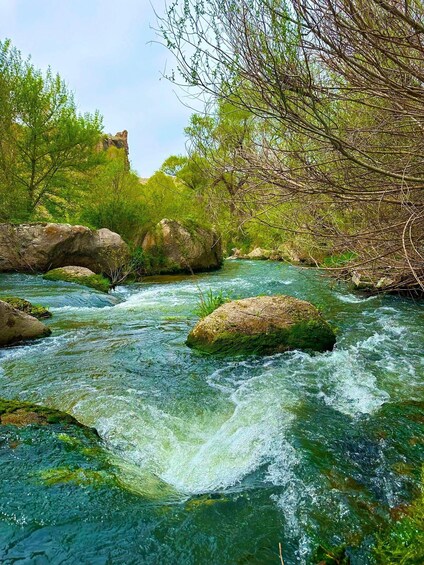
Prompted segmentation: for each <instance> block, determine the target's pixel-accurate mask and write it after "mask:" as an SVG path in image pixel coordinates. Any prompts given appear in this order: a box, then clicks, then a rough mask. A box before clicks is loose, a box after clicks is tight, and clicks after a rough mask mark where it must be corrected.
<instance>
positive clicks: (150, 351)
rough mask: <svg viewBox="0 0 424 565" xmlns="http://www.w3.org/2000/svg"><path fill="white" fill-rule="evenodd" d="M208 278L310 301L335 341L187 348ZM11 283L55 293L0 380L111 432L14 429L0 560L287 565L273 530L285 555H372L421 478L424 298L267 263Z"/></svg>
mask: <svg viewBox="0 0 424 565" xmlns="http://www.w3.org/2000/svg"><path fill="white" fill-rule="evenodd" d="M209 289H212V290H213V291H219V290H222V291H224V292H225V293H228V294H231V295H232V296H233V297H235V298H242V297H248V296H256V295H261V294H289V295H292V296H295V297H298V298H302V299H306V300H309V301H311V302H312V303H313V304H315V305H317V306H319V307H320V309H321V310H322V312H323V315H324V317H325V318H326V319H327V320H328V321H329V322H330V323H332V324H333V325H334V326H335V327H336V328H337V345H336V348H335V349H334V351H332V352H328V353H323V354H314V355H309V354H308V353H302V352H298V351H295V352H291V353H286V354H279V355H273V356H268V357H247V356H246V357H232V358H222V357H213V356H205V355H201V354H199V353H197V352H195V351H192V350H190V349H189V348H187V347H186V346H185V339H186V337H187V334H188V332H189V331H190V329H191V327H192V326H193V325H194V324H195V323H196V315H195V314H194V310H195V308H196V304H197V302H198V299H199V294H200V292H206V291H208V290H209ZM10 294H13V295H15V296H21V297H23V298H26V299H28V300H30V301H31V302H33V303H40V304H43V305H45V306H47V307H49V308H50V310H51V312H52V313H53V317H52V318H51V320H49V321H48V324H49V325H50V327H51V329H52V331H53V333H52V336H51V337H49V338H47V339H44V340H40V341H36V342H34V343H31V344H27V345H20V346H16V347H10V348H7V349H3V350H1V352H0V397H4V398H10V399H12V398H18V399H21V400H28V401H32V402H37V403H40V404H43V405H46V406H49V407H53V408H57V409H60V410H63V411H66V412H69V413H70V414H73V415H74V416H75V417H76V418H77V419H78V420H80V421H81V422H82V423H84V424H86V425H87V426H92V427H95V428H96V429H97V431H98V432H99V434H100V436H101V438H102V445H101V447H100V448H99V447H98V446H97V444H93V442H92V440H90V439H88V438H87V437H86V436H85V435H84V433H83V431H80V430H77V431H75V432H73V433H63V432H60V433H59V431H56V430H55V428H54V426H53V427H46V428H40V429H35V428H32V429H31V428H22V429H19V428H14V427H12V426H3V429H1V430H0V471H1V477H0V485H1V486H0V562H1V563H5V564H9V563H10V564H12V563H19V564H33V563H34V564H37V565H38V564H40V565H44V564H45V563H46V564H47V563H49V564H50V563H51V564H54V565H56V564H66V565H71V564H72V565H74V564H75V565H76V564H85V563H87V564H90V565H103V564H104V565H107V564H113V565H115V564H132V563H134V564H138V563H143V564H144V563H146V564H159V563H160V564H164V565H167V564H173V565H176V564H177V565H186V564H187V565H197V564H203V563H208V564H209V565H227V564H228V565H230V564H240V565H241V564H268V563H270V564H271V563H274V564H278V563H280V558H279V555H278V552H279V548H278V544H279V543H281V546H282V553H283V556H284V563H285V565H294V564H309V563H316V561H315V559H316V557H315V556H316V555H317V550H318V549H319V547H320V546H321V547H323V548H327V549H328V548H333V547H336V546H340V545H346V546H347V547H348V552H349V555H350V558H351V562H352V563H353V564H354V565H355V564H356V565H359V564H361V565H363V564H367V563H371V557H370V556H371V549H370V548H371V546H372V543H373V536H374V534H375V533H376V532H377V531H378V530H379V529H380V528H382V527H384V526H385V525H386V524H387V523H388V521H390V519H391V517H392V516H393V515H394V513H395V512H396V508H397V507H399V506H400V505H402V504H405V503H406V502H408V500H409V499H410V498H411V496H412V495H413V493H414V489H416V486H417V484H418V482H419V477H420V472H421V468H420V467H421V464H422V462H423V460H424V450H423V448H424V445H423V442H422V435H423V434H422V431H423V429H422V428H423V426H422V424H420V422H422V419H421V420H420V419H419V418H417V417H415V416H414V414H415V413H414V407H415V406H416V405H417V402H419V401H422V398H423V388H424V387H423V384H424V379H423V377H424V357H423V355H422V344H423V338H424V324H423V321H424V306H423V304H422V303H419V302H418V303H416V302H413V301H411V300H406V299H401V298H398V297H369V298H366V297H363V296H359V295H354V294H352V293H350V292H349V291H348V290H347V289H346V288H345V287H344V286H342V285H338V284H335V283H334V281H332V280H331V279H328V278H327V277H324V276H322V274H320V273H319V272H318V271H317V270H314V269H300V268H295V267H291V266H287V265H283V264H281V263H272V262H259V261H258V262H253V261H227V262H226V263H225V266H224V268H223V269H222V270H221V271H218V272H215V273H208V274H205V275H198V276H193V277H158V278H155V279H151V278H150V279H146V280H145V281H144V282H142V283H140V284H134V285H128V286H121V287H118V288H117V289H116V290H115V291H114V292H113V293H111V294H109V295H104V294H101V293H98V292H96V291H93V290H90V289H88V288H85V287H81V286H78V285H74V284H69V283H60V282H48V281H45V280H43V279H42V278H41V277H40V276H30V275H19V274H11V275H1V276H0V298H1V296H2V295H10ZM411 411H412V412H411ZM411 414H412V416H411ZM406 415H409V416H408V417H407V416H406ZM11 445H12V446H13V449H12V448H11V447H10V446H11Z"/></svg>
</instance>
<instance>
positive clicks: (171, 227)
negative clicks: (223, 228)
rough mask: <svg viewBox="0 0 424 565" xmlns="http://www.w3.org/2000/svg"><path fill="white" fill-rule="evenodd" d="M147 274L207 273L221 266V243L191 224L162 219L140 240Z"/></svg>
mask: <svg viewBox="0 0 424 565" xmlns="http://www.w3.org/2000/svg"><path fill="white" fill-rule="evenodd" d="M142 247H143V251H144V253H145V257H146V272H147V273H175V272H194V271H210V270H213V269H218V268H219V267H221V265H222V259H223V258H222V249H221V241H220V238H219V237H218V235H217V234H216V233H215V232H214V231H213V230H211V229H207V228H203V227H200V226H199V225H197V224H195V223H194V222H185V223H184V224H183V223H180V222H176V221H175V220H167V219H163V220H162V221H161V222H159V223H158V224H157V226H156V227H155V228H154V229H153V230H152V231H150V232H149V233H147V235H146V236H145V238H144V240H143V245H142Z"/></svg>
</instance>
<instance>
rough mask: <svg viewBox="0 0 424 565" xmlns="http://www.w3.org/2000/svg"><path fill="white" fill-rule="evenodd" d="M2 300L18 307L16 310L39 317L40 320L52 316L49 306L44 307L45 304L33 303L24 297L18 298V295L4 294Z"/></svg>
mask: <svg viewBox="0 0 424 565" xmlns="http://www.w3.org/2000/svg"><path fill="white" fill-rule="evenodd" d="M1 300H2V301H3V302H7V303H8V304H10V305H11V306H13V308H16V310H19V311H20V312H25V314H29V315H30V316H34V318H38V319H39V320H40V319H43V318H51V317H52V315H51V312H49V311H48V310H47V308H44V306H40V305H39V304H31V302H29V301H28V300H25V299H23V298H18V297H17V296H2V297H1Z"/></svg>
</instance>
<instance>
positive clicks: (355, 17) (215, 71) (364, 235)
mask: <svg viewBox="0 0 424 565" xmlns="http://www.w3.org/2000/svg"><path fill="white" fill-rule="evenodd" d="M423 21H424V7H423V4H422V1H421V0H413V1H408V2H405V3H403V2H402V3H400V2H398V1H397V0H366V1H365V0H293V2H292V3H290V4H288V3H287V4H286V3H285V2H283V1H282V0H239V1H237V2H235V1H234V0H211V1H210V2H207V3H205V2H203V1H201V0H185V1H183V0H176V1H175V2H173V3H172V4H171V5H170V6H169V8H168V11H167V15H166V16H165V17H164V18H163V19H161V32H162V35H163V37H164V39H165V41H166V43H167V45H168V47H169V48H170V49H171V50H172V51H173V52H174V53H175V55H176V57H177V59H178V62H179V65H178V70H179V73H180V77H181V79H182V82H183V83H185V84H187V85H190V86H193V87H195V88H196V89H197V90H198V89H201V90H203V91H204V92H206V93H209V94H210V95H211V96H212V97H213V98H215V99H216V100H220V99H222V98H223V97H224V98H228V99H231V102H232V104H235V105H237V106H238V107H239V108H241V109H245V110H246V111H248V112H250V113H251V114H252V115H254V116H256V119H257V120H258V121H259V122H261V123H262V124H263V127H262V130H259V131H261V134H258V135H256V138H255V144H254V147H249V148H247V149H244V150H243V152H242V157H243V159H240V160H239V161H238V166H239V169H240V171H241V172H243V173H244V174H248V175H249V176H250V178H254V179H255V182H254V186H252V185H250V186H247V187H246V189H247V190H249V192H250V193H252V191H254V192H255V194H256V196H257V198H258V202H260V200H261V198H264V199H266V200H267V203H268V204H269V203H270V194H271V195H272V197H273V202H274V204H275V205H278V203H279V202H286V201H287V200H289V199H295V200H297V201H298V202H301V203H302V206H303V207H304V209H305V210H307V211H308V216H309V218H310V219H311V221H308V222H306V223H305V222H304V223H303V224H302V225H301V226H299V229H301V230H311V231H312V232H313V233H314V234H315V235H318V236H319V237H323V238H324V237H327V238H331V240H332V241H334V242H337V245H339V246H340V247H341V248H344V249H349V250H351V251H352V252H354V253H355V254H356V255H357V257H358V260H357V267H359V266H361V268H362V270H366V271H368V274H369V276H370V277H371V278H373V279H374V280H378V279H379V278H381V277H385V280H384V286H385V287H386V288H393V289H399V290H400V289H403V288H407V289H418V290H421V291H422V290H423V289H424V259H423V253H424V245H423V244H424V222H423V216H424V199H423V187H424V159H423V157H424V132H423V127H424V80H423V79H424V24H423V23H422V22H423ZM172 78H174V80H177V76H174V77H172ZM223 85H225V87H224V88H223ZM270 186H271V187H274V189H273V190H270ZM240 197H242V194H240ZM283 225H284V219H283V218H282V220H281V226H282V227H283Z"/></svg>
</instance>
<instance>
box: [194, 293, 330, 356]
mask: <svg viewBox="0 0 424 565" xmlns="http://www.w3.org/2000/svg"><path fill="white" fill-rule="evenodd" d="M335 342H336V336H335V334H334V331H333V330H332V329H331V327H330V326H329V324H328V323H327V322H326V321H325V320H324V319H323V318H322V317H321V314H320V313H319V311H318V310H317V309H316V308H315V306H313V305H312V304H310V303H309V302H305V301H303V300H298V299H297V298H293V297H291V296H283V295H276V296H260V297H255V298H245V299H243V300H234V301H232V302H228V303H226V304H224V305H222V306H220V307H219V308H217V309H216V310H215V311H214V312H212V314H209V316H207V317H206V318H204V319H203V320H201V321H200V322H199V323H198V324H197V325H196V327H195V328H194V329H193V330H192V331H191V333H190V335H189V336H188V339H187V345H188V346H189V347H193V348H195V349H199V350H201V351H204V352H207V353H257V354H268V353H277V352H283V351H288V350H292V349H303V350H312V351H326V350H331V349H332V348H333V346H334V344H335Z"/></svg>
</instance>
